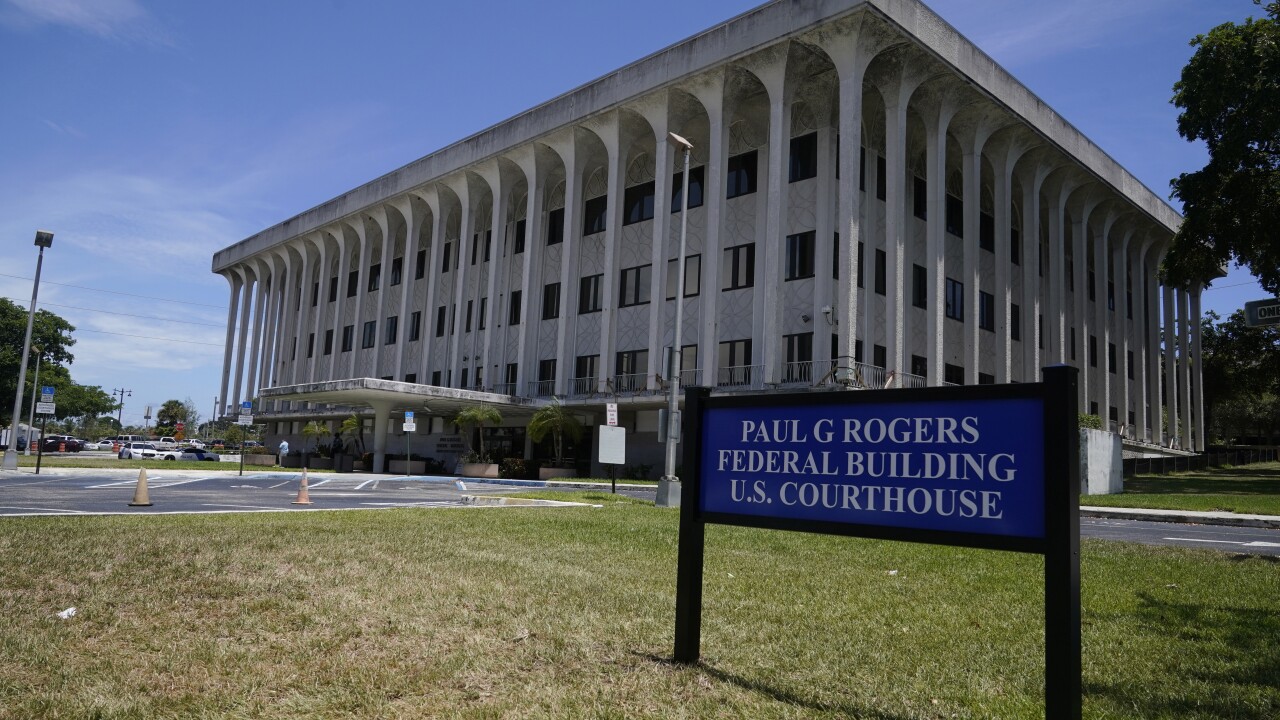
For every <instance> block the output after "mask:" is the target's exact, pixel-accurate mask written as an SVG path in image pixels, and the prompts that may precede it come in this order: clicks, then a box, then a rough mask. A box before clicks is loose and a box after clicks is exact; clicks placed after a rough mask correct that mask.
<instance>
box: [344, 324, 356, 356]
mask: <svg viewBox="0 0 1280 720" xmlns="http://www.w3.org/2000/svg"><path fill="white" fill-rule="evenodd" d="M355 339H356V326H355V325H347V326H345V327H343V328H342V352H351V346H352V344H353V343H354V342H355Z"/></svg>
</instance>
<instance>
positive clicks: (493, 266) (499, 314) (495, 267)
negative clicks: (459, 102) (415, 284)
mask: <svg viewBox="0 0 1280 720" xmlns="http://www.w3.org/2000/svg"><path fill="white" fill-rule="evenodd" d="M491 168H492V169H491V170H490V171H487V172H485V173H484V178H485V180H486V181H487V182H488V183H489V190H490V195H491V197H492V198H493V202H492V203H490V210H491V214H490V217H489V224H490V225H491V226H492V227H493V240H492V242H493V247H492V248H491V252H490V254H489V257H490V258H491V260H490V261H489V277H488V282H487V283H486V285H485V297H487V298H489V299H488V300H487V301H486V305H485V313H484V314H485V317H484V322H483V324H484V334H483V335H482V336H481V342H480V360H479V361H477V362H476V363H475V367H476V371H477V372H481V369H483V373H484V374H483V378H484V380H483V382H484V385H485V386H486V387H490V388H491V387H493V385H494V384H495V383H497V382H498V381H499V379H500V373H501V372H502V368H501V366H499V367H494V365H495V360H496V359H497V357H496V356H495V353H494V349H493V336H494V335H495V334H498V331H499V330H500V329H501V327H506V325H507V303H508V302H510V299H509V296H508V295H507V293H508V292H510V290H511V289H512V288H511V283H510V282H509V281H504V282H503V283H502V286H501V288H499V286H498V277H499V276H500V275H504V274H505V267H506V263H505V262H504V260H503V257H504V253H503V252H502V249H503V246H504V245H505V244H506V243H504V242H503V241H504V239H505V238H506V236H507V201H508V199H507V196H508V195H509V194H510V193H511V187H510V184H509V183H507V182H505V181H504V180H503V178H502V171H501V169H500V168H499V167H498V165H497V164H496V163H495V164H494V165H492V166H491ZM525 252H526V253H527V252H529V250H528V249H527V248H526V249H525ZM481 257H482V258H483V255H481ZM499 290H502V292H499ZM529 300H530V299H529V296H528V295H525V294H523V293H521V295H520V312H521V325H523V324H524V322H523V313H524V311H525V308H527V307H528V306H529ZM479 305H480V303H479V302H477V303H476V311H477V313H478V312H479V310H480V307H479ZM480 325H481V322H480V318H479V315H478V314H477V317H476V331H477V332H480V330H479V327H480ZM499 326H501V327H499ZM478 384H480V383H477V385H478Z"/></svg>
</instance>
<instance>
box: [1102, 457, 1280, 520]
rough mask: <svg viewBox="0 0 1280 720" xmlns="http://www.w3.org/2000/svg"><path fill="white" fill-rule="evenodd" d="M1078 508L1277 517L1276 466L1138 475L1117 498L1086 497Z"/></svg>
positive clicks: (1279, 475)
mask: <svg viewBox="0 0 1280 720" xmlns="http://www.w3.org/2000/svg"><path fill="white" fill-rule="evenodd" d="M1080 504H1081V505H1097V506H1102V507H1132V508H1158V509H1163V510H1206V511H1215V510H1216V511H1224V512H1234V513H1246V514H1258V515H1280V463H1276V462H1272V463H1256V464H1253V465H1244V466H1241V467H1233V468H1214V469H1212V470H1208V471H1195V472H1186V473H1176V474H1173V475H1138V476H1136V477H1132V478H1127V479H1125V481H1124V492H1123V493H1122V494H1119V495H1087V496H1082V497H1081V498H1080Z"/></svg>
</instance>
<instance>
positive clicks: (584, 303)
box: [578, 275, 604, 315]
mask: <svg viewBox="0 0 1280 720" xmlns="http://www.w3.org/2000/svg"><path fill="white" fill-rule="evenodd" d="M603 280H604V275H589V276H587V277H584V278H582V279H581V280H579V281H578V314H579V315H585V314H587V313H593V312H600V286H601V284H602V282H603Z"/></svg>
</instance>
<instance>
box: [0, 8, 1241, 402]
mask: <svg viewBox="0 0 1280 720" xmlns="http://www.w3.org/2000/svg"><path fill="white" fill-rule="evenodd" d="M757 4H758V3H757V2H754V0H701V1H700V2H694V3H691V2H687V0H683V1H679V0H649V1H648V2H646V3H644V7H643V11H640V10H639V9H638V6H637V5H636V4H634V3H605V2H599V0H595V1H593V2H584V1H581V0H571V1H570V0H561V1H559V2H554V3H534V2H527V0H526V1H509V2H484V1H482V0H474V1H473V2H468V3H443V2H421V1H420V0H418V1H414V0H386V1H379V0H368V1H363V2H355V1H354V0H309V1H308V2H286V1H279V2H268V3H264V2H243V1H241V0H223V1H221V2H214V3H199V2H177V3H174V2H159V1H158V0H0V98H3V106H4V108H5V111H4V112H3V113H0V137H3V139H4V141H3V162H0V250H2V252H0V257H3V258H4V259H3V260H2V261H0V294H2V295H3V296H5V297H8V298H11V299H15V300H17V301H18V302H19V303H20V304H22V305H23V306H24V307H25V305H26V303H27V302H28V301H29V300H30V297H31V276H32V274H33V273H34V269H35V255H36V252H35V248H34V247H33V246H32V244H31V243H32V239H33V237H34V232H35V230H36V229H37V228H40V229H47V230H51V231H53V232H54V233H55V240H54V246H53V248H52V249H51V250H49V251H47V252H46V257H45V265H44V274H43V277H42V281H41V287H40V305H41V307H44V308H46V309H49V310H52V311H54V312H57V313H58V314H60V315H62V316H64V317H66V318H68V319H69V320H70V321H71V322H72V323H73V324H75V325H76V326H77V328H78V329H77V332H76V339H77V343H76V345H75V347H74V348H73V352H74V353H75V355H76V361H75V363H74V365H73V366H72V375H73V377H74V378H76V380H78V381H79V382H82V383H89V384H96V385H101V386H103V387H104V388H105V389H107V390H111V389H113V388H119V387H124V388H128V389H131V390H132V391H133V395H132V396H131V397H129V398H127V399H126V405H125V411H124V416H125V422H126V423H141V421H142V414H143V408H144V406H145V405H147V404H150V405H152V406H154V407H159V405H160V404H161V403H162V402H164V401H165V400H167V399H170V398H177V399H184V398H188V397H190V398H191V399H192V400H193V401H195V404H196V406H197V407H198V408H200V409H201V412H202V413H203V414H205V415H206V416H207V415H208V414H209V413H210V412H211V411H212V407H213V398H214V396H215V395H217V393H218V390H219V380H220V372H221V366H222V344H223V339H224V336H225V322H226V307H227V296H228V288H227V284H226V282H225V281H224V280H222V279H221V278H220V277H218V276H216V275H213V274H212V273H211V272H210V271H209V268H210V263H211V258H212V255H213V253H214V252H215V251H216V250H218V249H220V248H223V247H225V246H227V245H230V244H232V243H234V242H237V241H239V240H241V239H243V238H245V237H247V236H249V235H251V234H253V233H255V232H257V231H259V230H261V229H263V228H265V227H267V226H270V225H273V224H275V223H277V222H280V221H281V220H284V219H286V218H288V217H291V216H293V215H296V214H297V213H299V212H301V211H303V210H306V209H308V208H310V207H312V206H315V205H317V204H319V203H321V202H324V201H325V200H328V199H330V198H332V197H334V196H336V195H339V194H341V193H343V192H345V191H347V190H349V189H351V188H353V187H355V186H357V185H360V184H362V183H365V182H367V181H369V180H372V179H373V178H375V177H377V176H379V175H381V174H383V173H385V172H388V171H390V170H393V169H395V168H397V167H400V166H402V165H404V164H406V163H409V162H411V161H413V160H415V159H417V158H418V157H421V156H422V155H425V154H427V153H429V152H432V151H434V150H436V149H438V148H440V147H443V146H445V145H447V144H449V143H451V142H454V141H456V140H459V139H461V138H463V137H466V136H467V135H470V134H472V133H475V132H477V131H479V130H482V129H484V128H486V127H488V126H490V125H492V124H494V123H497V122H500V121H502V120H504V119H506V118H508V117H510V116H512V115H514V114H516V113H518V112H520V111H522V110H525V109H527V108H529V107H531V106H533V105H536V104H538V103H540V102H542V101H545V100H547V99H550V98H552V97H554V96H556V95H559V94H560V93H563V92H565V91H567V90H570V89H572V88H574V87H576V86H578V85H580V84H582V83H584V82H587V81H589V80H591V79H593V78H595V77H598V76H600V75H602V74H604V73H607V72H609V71H611V70H613V69H616V68H618V67H620V66H622V65H625V64H627V63H629V62H632V61H634V60H637V59H639V58H641V57H644V56H645V55H648V54H650V53H652V52H654V51H656V50H659V49H661V48H663V47H665V46H667V45H669V44H671V43H674V42H677V41H679V40H681V39H683V38H685V37H688V36H690V35H692V34H695V33H697V32H699V31H701V30H704V29H706V28H708V27H711V26H712V25H715V24H717V23H719V22H721V21H723V20H726V19H728V18H730V17H732V16H734V15H737V14H739V13H741V12H744V11H746V10H749V9H750V8H752V7H754V6H755V5H757ZM929 5H930V7H932V8H933V9H934V10H935V11H936V12H938V14H940V15H941V16H942V17H943V18H945V19H946V20H947V21H949V22H950V23H951V24H953V25H954V26H955V27H956V28H957V29H959V30H960V32H962V33H964V34H965V35H966V36H967V37H969V39H971V40H973V41H974V42H975V43H977V45H978V46H979V47H981V48H983V49H984V50H985V51H986V52H987V53H988V54H990V55H991V56H992V57H994V58H995V59H996V60H997V61H998V62H999V63H1001V64H1002V65H1003V66H1004V67H1005V68H1006V69H1008V70H1009V71H1010V72H1011V73H1013V75H1014V76H1015V77H1017V78H1018V79H1019V80H1021V81H1022V82H1023V83H1024V84H1025V85H1027V86H1028V87H1029V88H1031V90H1032V91H1033V92H1035V93H1037V94H1038V95H1039V96H1040V97H1041V98H1043V99H1044V100H1045V101H1046V102H1048V103H1049V105H1050V106H1052V107H1053V108H1055V109H1056V110H1057V111H1058V112H1059V113H1061V114H1062V115H1063V116H1064V117H1065V118H1066V119H1067V120H1068V121H1070V122H1071V123H1073V124H1074V125H1075V126H1076V127H1078V128H1079V129H1080V130H1081V131H1082V132H1084V133H1085V134H1086V135H1087V136H1088V137H1090V138H1091V139H1092V140H1093V141H1094V142H1096V143H1097V144H1098V145H1099V146H1101V147H1102V148H1103V149H1104V150H1105V151H1107V152H1108V153H1110V154H1111V155H1112V156H1113V157H1114V158H1115V159H1116V160H1117V161H1119V162H1120V163H1121V164H1122V165H1124V166H1125V167H1126V168H1128V169H1129V170H1130V171H1131V172H1132V173H1133V174H1134V175H1136V176H1137V177H1138V178H1139V179H1140V180H1142V181H1143V182H1144V183H1146V184H1147V186H1148V187H1150V188H1152V189H1153V190H1154V191H1155V192H1156V194H1157V195H1160V196H1162V197H1164V196H1167V195H1168V182H1169V179H1170V178H1172V177H1174V176H1176V175H1177V174H1178V173H1180V172H1186V171H1190V170H1194V169H1197V168H1199V167H1200V166H1201V165H1203V163H1204V151H1203V148H1202V147H1198V146H1196V145H1192V144H1188V143H1186V142H1185V141H1183V140H1182V139H1181V138H1179V137H1178V135H1177V132H1176V129H1175V118H1176V110H1175V108H1173V107H1172V106H1171V105H1170V104H1169V97H1170V95H1171V86H1172V85H1173V83H1174V81H1175V80H1177V78H1178V74H1179V72H1180V70H1181V68H1182V66H1183V65H1184V64H1185V62H1186V60H1187V58H1189V57H1190V54H1191V48H1190V47H1189V46H1188V44H1187V43H1188V41H1189V40H1190V39H1191V37H1193V36H1194V35H1195V34H1197V33H1200V32H1204V31H1207V30H1208V29H1209V28H1211V27H1213V26H1214V25H1217V24H1219V23H1222V22H1227V21H1240V20H1242V19H1243V18H1245V17H1246V16H1248V15H1251V14H1252V15H1259V14H1260V11H1259V9H1258V8H1257V6H1255V5H1254V4H1253V3H1252V2H1250V1H1249V0H1215V1H1214V2H1211V3H1206V2H1203V0H1125V1H1124V2H1116V1H1115V0H1061V1H1060V2H1057V3H1041V2H1027V1H1026V0H983V1H981V2H975V1H974V0H935V1H934V2H932V3H929ZM1215 285H1216V287H1214V288H1212V289H1210V290H1208V291H1207V292H1206V293H1205V301H1204V304H1205V308H1206V310H1208V309H1214V310H1217V311H1218V312H1219V314H1222V315H1227V314H1229V313H1230V312H1232V311H1234V310H1235V309H1237V308H1239V307H1241V306H1242V305H1243V304H1244V302H1246V301H1247V300H1252V299H1258V298H1262V297H1265V296H1266V295H1265V293H1263V291H1262V290H1261V289H1260V288H1259V287H1258V286H1257V285H1256V283H1253V282H1251V278H1250V276H1249V274H1248V272H1247V271H1243V270H1236V271H1233V272H1232V274H1231V275H1229V276H1228V277H1227V278H1224V279H1222V280H1219V281H1218V282H1217V283H1215ZM179 341H181V342H179Z"/></svg>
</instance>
